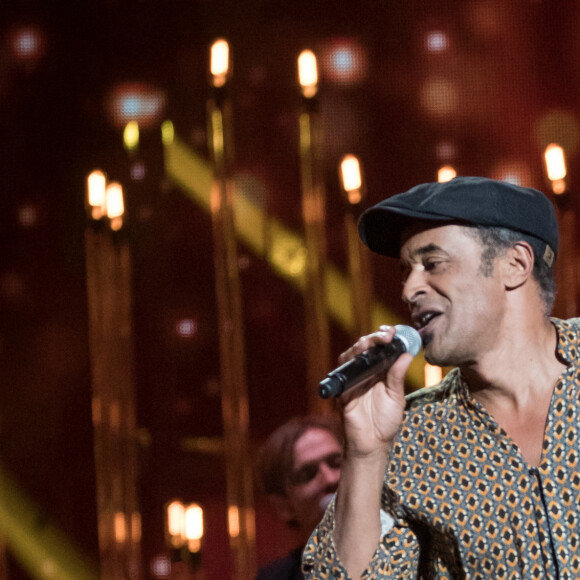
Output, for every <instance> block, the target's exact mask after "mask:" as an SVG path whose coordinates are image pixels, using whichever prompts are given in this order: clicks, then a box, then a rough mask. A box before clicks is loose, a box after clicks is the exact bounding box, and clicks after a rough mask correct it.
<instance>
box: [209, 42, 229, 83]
mask: <svg viewBox="0 0 580 580" xmlns="http://www.w3.org/2000/svg"><path fill="white" fill-rule="evenodd" d="M210 73H211V77H212V85H213V86H214V87H216V88H219V87H223V86H224V85H225V84H226V82H227V80H228V76H229V74H230V45H229V44H228V42H227V40H225V39H223V38H220V39H218V40H216V41H215V42H214V43H213V44H212V45H211V53H210Z"/></svg>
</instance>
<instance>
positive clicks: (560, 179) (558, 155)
mask: <svg viewBox="0 0 580 580" xmlns="http://www.w3.org/2000/svg"><path fill="white" fill-rule="evenodd" d="M544 160H545V163H546V173H547V175H548V179H549V180H550V181H551V182H552V191H553V192H554V193H555V194H556V195H560V194H562V193H564V192H565V191H566V174H567V170H566V156H565V154H564V149H563V147H560V145H558V144H556V143H550V145H548V146H547V147H546V150H545V151H544Z"/></svg>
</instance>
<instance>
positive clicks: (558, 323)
mask: <svg viewBox="0 0 580 580" xmlns="http://www.w3.org/2000/svg"><path fill="white" fill-rule="evenodd" d="M550 320H551V321H552V324H553V325H554V326H555V327H556V332H557V333H558V355H559V356H560V357H561V358H562V360H564V361H566V362H567V363H573V362H576V360H577V359H578V351H579V343H580V340H579V336H578V325H579V324H580V318H571V319H569V320H561V319H559V318H551V319H550Z"/></svg>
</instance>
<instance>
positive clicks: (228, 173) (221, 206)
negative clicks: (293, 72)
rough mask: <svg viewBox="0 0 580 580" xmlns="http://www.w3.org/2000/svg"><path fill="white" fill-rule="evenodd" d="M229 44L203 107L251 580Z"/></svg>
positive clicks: (215, 61)
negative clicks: (229, 85)
mask: <svg viewBox="0 0 580 580" xmlns="http://www.w3.org/2000/svg"><path fill="white" fill-rule="evenodd" d="M230 76H231V56H230V49H229V44H228V42H227V41H226V40H224V39H218V40H216V41H215V42H214V43H213V44H212V46H211V51H210V85H211V95H210V98H209V99H208V103H207V116H208V143H209V149H210V155H211V161H212V168H213V187H212V191H211V203H210V206H211V215H212V222H213V232H214V264H215V277H216V296H217V304H218V328H219V341H220V369H221V383H222V416H223V423H224V439H225V446H224V447H225V461H226V486H227V502H228V513H229V512H230V511H231V510H232V509H235V510H236V511H237V513H238V514H239V520H238V521H239V527H238V528H236V530H233V529H232V528H231V526H228V531H229V536H230V545H231V548H232V550H233V554H234V565H235V572H234V573H235V578H236V580H245V579H246V578H252V577H253V575H254V568H255V564H254V560H255V556H254V546H255V515H254V507H253V477H252V461H251V457H250V452H249V404H248V389H247V381H246V369H245V354H244V352H245V348H244V324H243V312H242V295H241V288H240V280H239V272H238V257H237V247H236V237H235V227H234V186H233V179H232V162H233V147H232V145H233V138H232V116H231V106H230V100H229V98H228V94H227V90H228V84H227V83H228V80H229V78H230Z"/></svg>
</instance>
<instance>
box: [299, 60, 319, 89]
mask: <svg viewBox="0 0 580 580" xmlns="http://www.w3.org/2000/svg"><path fill="white" fill-rule="evenodd" d="M298 80H299V82H300V86H301V87H302V94H303V95H304V96H305V97H306V98H308V99H310V98H312V97H313V96H314V95H315V94H316V93H317V92H318V67H317V64H316V56H315V55H314V53H313V52H312V51H311V50H303V51H302V52H301V53H300V56H299V57H298Z"/></svg>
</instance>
